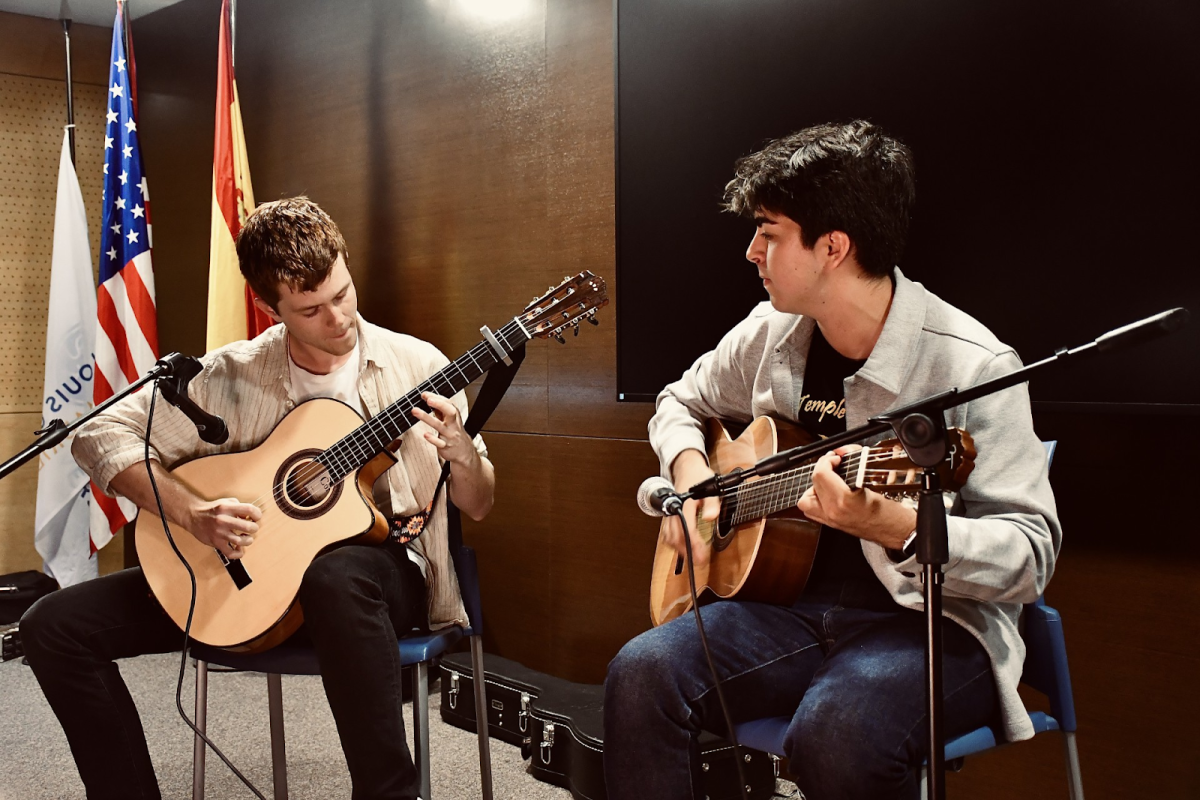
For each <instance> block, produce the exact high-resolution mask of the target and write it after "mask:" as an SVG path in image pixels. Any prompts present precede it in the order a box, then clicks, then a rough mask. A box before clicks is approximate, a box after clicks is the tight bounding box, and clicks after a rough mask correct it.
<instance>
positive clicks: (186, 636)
mask: <svg viewBox="0 0 1200 800" xmlns="http://www.w3.org/2000/svg"><path fill="white" fill-rule="evenodd" d="M157 398H158V381H154V387H153V389H152V390H151V393H150V412H149V414H147V416H146V441H145V460H146V474H147V475H149V476H150V488H151V489H153V490H154V501H155V502H156V503H157V504H158V515H159V517H160V518H161V519H162V524H163V531H164V532H165V533H166V534H167V541H168V542H169V543H170V545H171V549H172V550H174V551H175V555H176V556H178V558H179V561H180V562H181V563H182V564H183V566H184V568H185V569H187V573H188V578H189V579H190V580H191V582H192V599H191V603H190V604H189V605H188V615H187V624H186V625H185V626H184V628H183V653H182V654H181V657H180V660H179V680H178V681H177V682H176V684H175V708H176V709H177V710H178V711H179V716H180V717H182V718H183V721H184V722H185V723H186V724H187V726H188V727H189V728H191V729H192V731H193V732H194V733H195V734H196V735H197V736H199V737H200V739H201V740H202V741H203V742H204V744H205V745H207V746H208V747H210V748H212V751H213V752H214V753H216V754H217V757H219V758H220V759H221V760H222V761H224V762H225V766H227V767H229V770H230V771H231V772H232V773H233V774H234V775H236V776H237V777H238V779H239V780H240V781H241V782H242V783H244V784H246V786H247V788H249V789H250V791H252V792H254V796H255V797H257V798H258V800H266V797H264V796H263V793H262V792H260V791H259V790H258V789H257V788H255V786H254V784H253V783H251V782H250V780H249V779H248V778H247V777H246V776H245V775H243V774H242V773H241V771H240V770H239V769H238V768H237V767H235V766H234V765H233V762H232V761H230V760H229V759H228V758H227V757H226V755H225V754H224V753H222V752H221V748H219V747H217V746H216V745H215V744H213V741H212V740H211V739H209V738H208V737H207V736H205V735H204V733H203V732H202V731H201V730H200V728H199V727H197V726H196V724H195V723H194V722H192V721H191V720H190V719H189V718H188V715H187V712H186V711H184V710H183V674H184V672H185V671H186V669H187V657H188V647H189V642H190V641H191V632H192V615H193V614H194V613H195V612H196V573H195V572H193V571H192V565H191V564H189V563H188V560H187V559H186V558H184V557H183V553H182V552H181V551H180V550H179V545H177V544H176V543H175V537H174V536H173V535H171V526H170V524H168V523H167V512H166V511H165V510H164V509H163V503H162V496H161V495H160V494H159V493H158V481H156V480H155V479H154V469H153V467H152V466H151V465H150V429H151V427H152V426H153V425H154V401H155V400H156V399H157Z"/></svg>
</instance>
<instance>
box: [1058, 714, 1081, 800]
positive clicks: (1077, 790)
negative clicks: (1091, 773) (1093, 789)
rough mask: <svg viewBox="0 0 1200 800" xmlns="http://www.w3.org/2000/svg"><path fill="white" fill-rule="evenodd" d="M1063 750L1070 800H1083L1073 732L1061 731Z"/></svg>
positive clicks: (1077, 750) (1077, 754) (1076, 747)
mask: <svg viewBox="0 0 1200 800" xmlns="http://www.w3.org/2000/svg"><path fill="white" fill-rule="evenodd" d="M1063 750H1064V751H1065V752H1066V757H1067V788H1068V790H1069V791H1070V793H1071V800H1083V775H1082V773H1081V772H1080V771H1079V746H1078V745H1076V744H1075V732H1074V731H1063Z"/></svg>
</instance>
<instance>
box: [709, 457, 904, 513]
mask: <svg viewBox="0 0 1200 800" xmlns="http://www.w3.org/2000/svg"><path fill="white" fill-rule="evenodd" d="M882 460H885V459H877V461H882ZM856 461H859V463H853V462H851V463H848V464H846V465H845V466H844V467H842V466H839V468H838V469H837V471H836V472H837V474H838V475H839V476H840V477H841V478H843V479H844V480H846V481H847V482H850V481H851V480H852V479H853V478H852V476H854V475H855V474H856V473H858V472H859V471H860V469H862V464H861V461H860V460H858V459H856ZM868 463H870V461H868ZM870 471H871V473H872V474H873V475H878V474H881V473H894V472H898V471H900V470H884V469H879V468H870ZM905 471H907V470H905ZM814 474H815V468H811V467H810V468H804V469H800V470H796V471H795V472H794V473H792V474H790V475H787V476H786V477H785V478H784V479H781V480H775V481H770V482H766V481H757V482H755V483H754V484H752V485H750V486H749V487H747V488H744V489H742V490H741V491H736V492H731V493H730V494H729V495H728V497H729V498H730V499H734V500H736V504H737V505H738V506H739V507H745V506H748V505H768V504H770V503H772V502H777V501H778V500H779V499H780V498H783V497H790V498H793V499H797V500H798V499H799V497H800V496H801V495H802V494H804V492H805V491H807V490H808V488H809V487H810V486H812V477H813V475H814ZM758 484H764V485H762V486H759V485H758Z"/></svg>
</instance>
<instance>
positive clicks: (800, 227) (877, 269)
mask: <svg viewBox="0 0 1200 800" xmlns="http://www.w3.org/2000/svg"><path fill="white" fill-rule="evenodd" d="M725 200H726V207H727V209H728V210H730V211H733V212H735V213H737V214H740V215H742V216H745V217H748V218H751V219H753V221H754V223H755V225H756V226H757V230H756V232H755V234H754V238H753V239H752V241H751V243H750V247H749V249H748V251H747V253H746V257H747V258H748V259H749V260H750V261H751V262H752V263H753V264H754V265H755V267H756V268H757V270H758V274H759V277H760V278H761V279H762V281H763V286H764V288H765V289H766V290H767V294H768V295H769V296H770V303H769V304H768V303H763V304H762V305H760V306H759V307H757V308H755V309H754V310H753V311H752V312H751V313H750V315H749V316H748V317H747V318H746V319H745V320H744V321H743V322H741V323H739V324H738V325H737V327H735V328H734V329H733V330H732V331H730V332H729V333H728V334H727V335H726V336H725V337H724V338H723V339H722V340H721V342H720V343H719V344H718V345H717V347H716V349H714V350H713V351H711V352H709V353H707V354H705V355H703V356H701V357H700V358H699V359H698V360H697V361H696V363H695V364H694V365H693V366H692V367H691V368H690V369H689V370H688V371H687V372H686V373H684V375H683V377H682V378H681V379H680V380H679V381H677V382H675V383H673V384H671V385H670V386H668V387H666V389H664V390H663V392H662V393H661V394H660V395H659V397H658V405H657V411H656V413H655V415H654V417H653V419H652V420H651V422H650V441H651V444H652V445H653V446H654V448H655V452H656V453H657V454H658V456H659V460H660V463H661V464H662V468H663V472H664V475H666V476H668V477H670V478H671V479H672V480H673V482H674V484H675V487H676V488H677V489H678V490H679V491H685V490H687V489H688V488H690V487H691V486H693V485H695V484H696V483H698V482H700V481H701V480H703V479H705V478H707V477H708V476H710V475H712V474H713V471H712V470H711V469H710V468H709V465H708V463H707V458H706V455H705V440H704V428H703V421H704V420H705V419H708V418H721V419H726V420H731V421H734V422H740V423H748V422H750V421H751V420H752V419H754V418H757V417H760V416H772V417H776V418H778V419H783V420H787V421H790V422H798V423H799V424H800V425H801V426H803V427H805V428H807V429H808V431H809V433H811V434H813V435H816V436H822V435H823V436H828V435H831V434H833V433H836V432H840V431H844V430H846V429H847V426H852V427H853V426H858V425H861V424H863V423H865V422H866V421H867V419H869V418H870V417H872V416H874V415H876V414H879V413H882V412H883V411H885V410H887V409H889V408H893V407H898V406H902V405H906V404H908V403H911V402H914V401H916V400H918V399H920V398H923V397H925V396H927V395H930V394H934V393H936V392H941V391H944V390H946V389H949V388H951V387H956V386H957V387H966V386H970V385H973V384H976V383H979V382H982V381H984V380H987V379H989V378H993V377H996V376H998V375H1002V374H1005V373H1008V372H1010V371H1012V370H1014V369H1016V368H1017V367H1018V366H1019V364H1020V362H1019V360H1018V358H1017V356H1016V354H1015V353H1014V352H1013V350H1012V349H1011V348H1009V347H1007V346H1006V345H1004V344H1002V343H1001V342H999V341H998V340H997V339H996V337H995V336H994V335H992V333H991V332H990V331H988V330H987V329H986V328H985V327H984V326H983V325H981V324H980V323H979V322H977V321H976V320H974V319H972V318H971V317H969V316H968V315H966V314H964V313H963V312H961V311H959V310H958V309H956V308H953V307H952V306H950V305H949V304H947V303H945V302H944V301H942V300H940V299H939V298H937V297H936V296H935V295H933V294H931V293H930V292H928V291H927V290H926V289H925V288H924V287H922V286H921V285H920V284H918V283H914V282H912V281H911V280H909V279H908V278H906V277H905V276H904V275H903V274H902V273H901V272H900V270H899V269H898V268H896V267H895V265H896V264H897V263H898V261H899V259H900V256H901V253H902V251H903V247H904V242H905V237H906V235H907V230H908V222H909V217H910V213H911V208H912V205H913V200H914V171H913V164H912V156H911V153H910V152H909V150H908V148H907V147H905V146H904V145H903V144H901V143H899V142H897V141H896V140H894V139H892V138H890V137H888V136H886V135H885V134H884V133H883V132H882V131H880V130H879V129H878V128H876V127H875V126H873V125H871V124H869V123H866V122H862V121H856V122H852V123H849V124H845V125H833V124H830V125H819V126H815V127H812V128H807V129H805V130H802V131H799V132H798V133H795V134H792V135H791V136H788V137H785V138H783V139H779V140H776V141H773V142H771V143H769V144H768V145H767V146H766V147H765V148H764V149H763V150H761V151H760V152H758V153H755V154H753V155H750V156H748V157H746V158H743V159H741V160H740V161H739V162H738V164H737V174H736V177H735V178H734V179H733V180H732V181H730V183H729V184H728V185H727V187H726V194H725ZM947 424H949V425H951V426H956V427H961V428H964V429H967V430H968V431H969V433H970V434H971V436H972V437H974V440H975V445H976V449H977V451H978V455H977V457H976V462H975V468H974V471H973V472H972V473H971V475H970V478H969V479H968V480H967V482H966V484H965V485H964V486H963V487H962V489H961V491H960V492H959V493H958V496H957V498H956V499H955V501H954V506H953V508H952V509H951V514H950V516H949V517H948V519H947V523H948V529H949V545H950V561H949V563H948V564H947V566H946V579H945V588H944V592H945V595H944V596H945V605H944V608H945V617H946V618H947V621H946V624H945V635H944V642H945V644H944V648H945V660H944V689H945V705H944V714H945V732H946V736H947V738H949V737H952V736H955V735H958V734H961V733H964V732H966V731H968V730H971V729H973V728H976V727H978V726H980V725H982V724H985V723H989V722H1000V723H1001V724H1002V725H1003V728H1004V730H1005V732H1006V734H1007V736H1008V738H1009V739H1010V740H1018V739H1025V738H1029V737H1031V736H1032V735H1033V731H1032V729H1031V727H1030V724H1029V720H1028V716H1027V715H1026V714H1025V712H1024V709H1023V706H1022V703H1021V700H1020V698H1019V697H1018V695H1017V682H1018V680H1019V678H1020V675H1021V666H1022V661H1023V658H1024V646H1023V644H1022V642H1021V638H1020V635H1019V633H1018V629H1017V624H1018V619H1019V615H1020V611H1021V605H1022V604H1023V603H1028V602H1031V601H1033V600H1034V599H1035V598H1037V597H1038V596H1039V595H1040V594H1041V593H1042V590H1043V588H1044V587H1045V585H1046V583H1047V581H1049V579H1050V576H1051V573H1052V572H1053V567H1054V560H1055V557H1056V555H1057V553H1058V550H1059V544H1060V541H1061V530H1060V527H1059V524H1058V519H1057V514H1056V510H1055V504H1054V497H1053V494H1052V493H1051V491H1050V486H1049V482H1048V480H1047V468H1046V457H1045V455H1044V450H1043V448H1042V445H1041V443H1040V442H1039V441H1038V438H1037V436H1036V435H1035V433H1034V431H1033V424H1032V418H1031V414H1030V406H1029V397H1028V392H1027V390H1026V388H1025V387H1024V386H1020V387H1015V388H1011V389H1008V390H1006V391H1003V392H1000V393H997V394H994V395H991V396H989V397H985V398H981V399H979V400H976V401H974V402H972V403H970V404H968V405H967V406H960V407H958V408H956V409H953V410H952V411H951V412H950V413H949V415H948V419H947ZM843 455H845V451H838V452H831V453H829V454H827V455H825V456H824V457H823V458H821V459H820V461H819V462H818V463H817V465H816V467H815V471H814V475H813V485H812V487H811V488H810V489H808V490H807V491H806V492H805V493H804V494H803V496H802V497H801V498H800V501H799V509H800V510H801V511H802V512H803V513H804V514H805V515H806V516H807V517H808V518H809V519H811V520H813V521H815V522H819V523H821V524H822V525H823V526H824V529H823V532H822V534H821V538H820V544H819V545H818V549H817V554H816V559H815V562H814V564H813V568H812V574H811V576H810V578H809V580H808V583H807V584H806V585H805V588H804V591H803V593H802V594H801V596H800V598H799V600H797V601H796V603H795V604H793V605H792V606H791V607H783V606H776V605H767V604H763V603H754V602H746V601H740V600H737V599H736V598H735V599H732V600H722V601H718V602H714V603H710V604H708V605H705V606H703V607H702V609H701V617H702V618H703V620H704V625H705V628H706V630H707V633H708V641H709V644H710V645H711V649H712V657H713V660H714V662H715V665H716V669H717V672H718V673H719V674H720V678H721V683H722V687H723V690H724V694H725V697H726V699H727V701H728V703H729V706H730V712H731V714H732V717H733V721H734V722H735V723H737V722H741V721H745V720H750V719H756V718H761V717H769V716H778V715H792V714H793V713H794V716H793V718H792V722H791V725H790V727H789V729H788V735H787V740H786V747H787V749H788V756H789V763H790V769H791V772H792V773H793V774H794V775H795V776H796V777H797V779H798V781H799V786H800V788H801V790H802V791H803V792H804V794H805V796H806V797H807V798H809V800H826V799H827V798H871V800H877V799H878V798H913V797H916V795H917V774H916V772H917V769H918V768H919V765H920V763H921V762H922V760H923V759H924V758H925V756H926V753H925V750H924V748H926V747H927V742H926V736H925V731H926V725H925V724H924V722H923V717H924V714H925V712H926V705H925V692H924V680H925V658H924V638H925V622H924V617H923V614H922V613H921V612H920V611H919V609H920V608H921V607H922V591H921V583H920V577H919V573H920V567H919V565H918V564H917V563H916V558H915V556H914V555H913V553H912V549H911V541H912V539H911V537H912V534H913V532H914V530H915V528H916V512H915V510H914V509H913V508H912V507H911V506H908V505H904V504H901V503H896V502H892V501H890V500H888V499H885V498H884V497H882V496H881V495H879V494H877V493H875V492H873V491H871V490H868V489H864V490H858V491H852V490H851V489H850V488H849V487H848V486H847V485H846V483H845V482H844V481H843V480H842V479H841V478H840V477H839V476H838V475H837V474H835V472H834V468H835V467H836V466H837V465H838V464H839V462H840V460H841V457H842V456H843ZM718 508H719V505H718V501H717V499H716V498H708V499H706V500H704V501H702V504H701V505H700V506H699V508H697V503H696V502H695V501H689V502H688V503H687V504H686V505H685V507H684V513H685V515H686V517H687V519H688V526H689V529H690V531H691V532H692V534H693V538H692V542H691V544H692V548H693V550H694V552H695V556H696V563H697V565H698V566H702V565H704V564H706V563H707V562H708V560H709V557H710V550H709V548H708V545H707V544H706V543H705V542H703V541H702V540H701V539H699V538H698V537H696V536H695V531H696V524H695V523H696V518H697V514H699V515H700V516H701V518H704V519H715V518H716V516H717V513H718ZM662 535H663V536H664V537H666V538H667V540H668V541H669V543H670V544H671V545H672V546H674V547H675V548H676V549H677V550H679V551H680V552H681V553H682V551H683V544H684V543H683V532H682V528H681V526H680V524H679V522H678V520H672V521H671V522H669V523H668V524H665V525H664V528H663V534H662ZM605 687H606V693H605V702H604V708H605V752H604V760H605V776H606V781H607V787H608V793H609V797H610V798H611V799H612V800H632V798H645V797H653V798H655V800H685V798H702V797H704V792H703V783H702V781H701V772H700V762H699V757H698V756H699V749H698V747H697V743H696V742H697V735H698V733H699V732H700V731H701V730H702V729H706V728H708V729H713V730H716V731H718V732H719V731H722V730H723V729H724V727H725V726H724V721H723V719H722V716H721V709H720V707H719V705H718V700H717V693H716V692H715V691H714V685H713V677H712V674H711V672H710V670H709V667H708V665H707V662H706V660H705V656H704V652H703V650H702V649H701V645H700V642H699V635H698V633H697V630H696V625H695V621H694V620H692V619H691V618H690V614H689V615H685V616H684V617H681V618H678V619H674V620H673V621H670V622H667V623H666V624H663V625H661V626H660V627H657V628H654V629H652V630H650V631H648V632H646V633H644V634H642V635H641V636H638V637H637V638H635V639H634V640H633V641H631V642H629V643H628V644H627V645H626V646H625V647H624V648H623V649H622V650H621V652H620V653H619V654H618V655H617V657H616V658H615V659H614V660H613V661H612V663H611V664H610V665H609V671H608V677H607V680H606V683H605Z"/></svg>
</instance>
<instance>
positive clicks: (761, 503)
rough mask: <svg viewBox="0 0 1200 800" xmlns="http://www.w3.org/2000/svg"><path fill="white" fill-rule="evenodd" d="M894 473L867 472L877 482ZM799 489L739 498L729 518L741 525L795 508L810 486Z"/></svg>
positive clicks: (874, 470) (877, 470) (876, 470)
mask: <svg viewBox="0 0 1200 800" xmlns="http://www.w3.org/2000/svg"><path fill="white" fill-rule="evenodd" d="M893 472H895V470H884V469H872V470H867V474H868V475H870V476H873V479H875V480H879V479H881V478H884V477H886V476H887V475H889V474H891V473H893ZM881 482H882V481H881ZM809 485H811V484H809ZM892 485H894V486H895V485H908V486H912V487H914V488H915V487H916V484H892ZM798 488H799V489H800V490H799V491H781V492H777V493H773V494H769V495H763V496H762V497H756V498H754V499H753V500H752V501H749V502H747V501H743V500H742V499H740V498H737V502H736V503H734V504H733V507H732V509H731V510H730V513H729V515H728V516H730V517H731V520H732V522H733V523H734V524H737V525H740V524H742V523H743V522H747V521H749V520H754V519H760V518H762V517H765V516H767V515H768V514H770V513H773V512H774V511H777V510H781V509H784V508H788V507H791V506H794V505H796V503H798V502H799V500H800V497H801V496H802V495H803V494H804V492H805V491H807V488H808V486H801V487H798ZM785 498H786V499H785Z"/></svg>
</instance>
